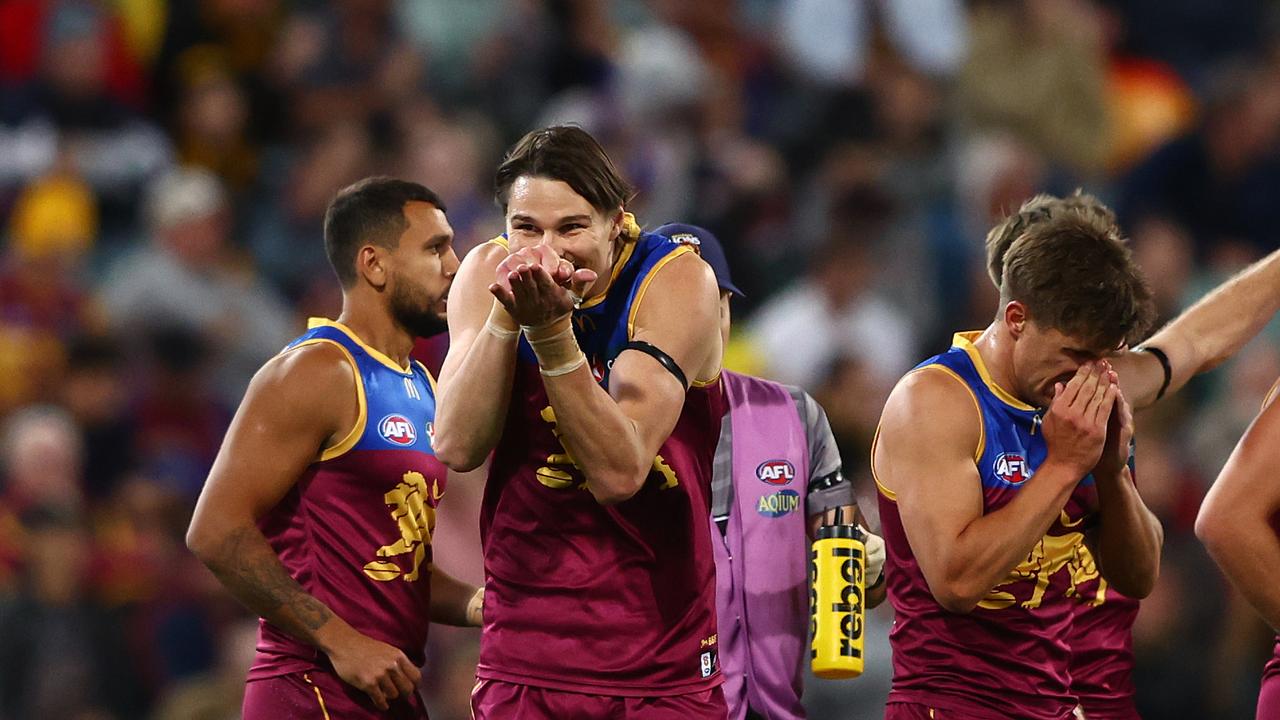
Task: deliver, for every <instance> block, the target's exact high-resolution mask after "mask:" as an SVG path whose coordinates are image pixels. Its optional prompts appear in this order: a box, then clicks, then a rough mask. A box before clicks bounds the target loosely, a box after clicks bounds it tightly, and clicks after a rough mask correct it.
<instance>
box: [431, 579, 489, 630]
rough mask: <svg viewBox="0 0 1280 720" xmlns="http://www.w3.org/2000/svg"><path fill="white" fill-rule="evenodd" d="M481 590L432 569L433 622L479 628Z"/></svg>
mask: <svg viewBox="0 0 1280 720" xmlns="http://www.w3.org/2000/svg"><path fill="white" fill-rule="evenodd" d="M479 592H480V588H478V587H476V586H475V585H471V584H469V583H464V582H462V581H461V580H458V579H457V578H454V577H452V576H450V575H449V574H448V573H444V572H441V571H440V570H439V569H438V568H435V567H433V568H431V622H433V623H440V624H442V625H453V626H454V627H479V626H480V617H479V612H478V611H479V606H478V603H479V598H477V593H479Z"/></svg>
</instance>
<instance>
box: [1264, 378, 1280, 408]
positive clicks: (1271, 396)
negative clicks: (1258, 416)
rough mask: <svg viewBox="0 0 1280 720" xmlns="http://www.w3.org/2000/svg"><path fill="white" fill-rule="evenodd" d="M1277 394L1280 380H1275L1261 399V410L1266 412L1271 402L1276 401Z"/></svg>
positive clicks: (1279, 388) (1279, 391)
mask: <svg viewBox="0 0 1280 720" xmlns="http://www.w3.org/2000/svg"><path fill="white" fill-rule="evenodd" d="M1277 393H1280V380H1276V381H1275V383H1274V384H1273V385H1272V386H1271V389H1270V390H1268V391H1267V394H1266V395H1265V396H1264V397H1263V398H1262V409H1263V410H1266V409H1267V406H1268V405H1270V404H1271V402H1272V401H1273V400H1275V399H1276V394H1277Z"/></svg>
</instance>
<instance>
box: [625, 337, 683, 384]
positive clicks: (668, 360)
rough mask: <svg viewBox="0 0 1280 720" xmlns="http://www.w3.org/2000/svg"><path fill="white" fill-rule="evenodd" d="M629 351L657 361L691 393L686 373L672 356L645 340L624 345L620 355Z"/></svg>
mask: <svg viewBox="0 0 1280 720" xmlns="http://www.w3.org/2000/svg"><path fill="white" fill-rule="evenodd" d="M628 350H639V351H640V352H642V353H644V354H645V355H648V356H649V357H651V358H653V359H654V360H657V361H658V364H659V365H661V366H662V367H664V368H666V369H667V372H669V373H671V374H672V375H674V376H675V377H676V380H679V381H680V387H682V388H684V390H685V392H688V391H689V380H688V379H687V378H686V377H685V374H684V371H683V370H681V369H680V366H679V365H677V364H676V361H675V360H674V359H672V357H671V356H670V355H668V354H666V353H664V352H662V350H660V349H658V347H657V346H656V345H653V344H652V343H647V342H645V341H643V340H632V341H631V342H629V343H627V344H626V345H623V346H622V350H620V351H619V352H618V354H619V355H621V354H622V353H624V352H626V351H628Z"/></svg>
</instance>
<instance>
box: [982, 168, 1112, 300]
mask: <svg viewBox="0 0 1280 720" xmlns="http://www.w3.org/2000/svg"><path fill="white" fill-rule="evenodd" d="M1063 213H1080V214H1082V215H1088V216H1093V217H1096V218H1099V219H1100V220H1103V221H1104V222H1107V223H1112V224H1114V223H1115V222H1116V214H1115V213H1114V212H1112V210H1111V208H1109V207H1107V206H1106V205H1105V204H1103V202H1102V201H1101V200H1099V199H1098V198H1096V197H1094V196H1092V195H1090V194H1088V193H1086V192H1085V191H1084V190H1081V189H1078V188H1077V189H1076V191H1075V192H1073V193H1072V194H1070V195H1068V196H1067V197H1063V198H1060V197H1058V196H1056V195H1049V194H1048V193H1041V194H1039V195H1036V196H1035V197H1033V198H1031V199H1030V200H1028V201H1026V202H1024V203H1022V207H1020V208H1018V212H1016V213H1013V214H1012V215H1009V216H1007V217H1005V218H1004V219H1003V220H1001V221H1000V222H999V223H998V224H997V225H996V226H995V227H993V228H991V232H988V233H987V274H988V275H990V276H991V282H993V283H995V286H996V289H999V288H1000V280H1001V277H1002V276H1003V275H1004V256H1005V253H1007V252H1009V246H1010V245H1013V241H1014V240H1017V239H1018V238H1019V237H1020V236H1021V235H1022V233H1024V232H1026V231H1027V228H1029V227H1031V226H1032V225H1034V224H1035V223H1038V222H1044V221H1045V220H1048V219H1049V218H1051V217H1056V216H1058V215H1061V214H1063Z"/></svg>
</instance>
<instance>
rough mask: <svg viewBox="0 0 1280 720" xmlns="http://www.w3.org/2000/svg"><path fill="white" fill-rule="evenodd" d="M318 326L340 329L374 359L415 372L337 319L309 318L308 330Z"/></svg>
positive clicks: (398, 369)
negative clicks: (373, 346) (369, 343)
mask: <svg viewBox="0 0 1280 720" xmlns="http://www.w3.org/2000/svg"><path fill="white" fill-rule="evenodd" d="M318 327H331V328H334V329H336V330H338V331H339V332H341V333H342V334H343V335H346V336H347V337H349V338H351V342H353V343H355V344H356V345H359V346H360V347H361V349H363V350H364V351H365V352H367V353H369V357H371V358H373V359H374V360H377V361H378V362H380V363H382V364H383V365H386V366H387V367H388V368H390V369H392V370H395V371H396V372H398V373H400V374H401V375H412V374H413V369H412V367H411V366H402V365H400V364H399V363H397V362H396V361H395V360H392V359H391V358H389V357H387V356H386V355H384V354H383V353H382V352H381V351H380V350H376V349H374V348H372V347H370V346H369V345H367V344H366V343H365V341H363V340H361V339H360V336H359V335H356V333H355V331H354V330H352V329H351V328H349V327H347V326H346V325H343V324H342V323H340V322H338V321H337V320H330V319H328V318H319V317H313V318H310V319H308V320H307V329H308V330H311V329H313V328H318Z"/></svg>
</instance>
